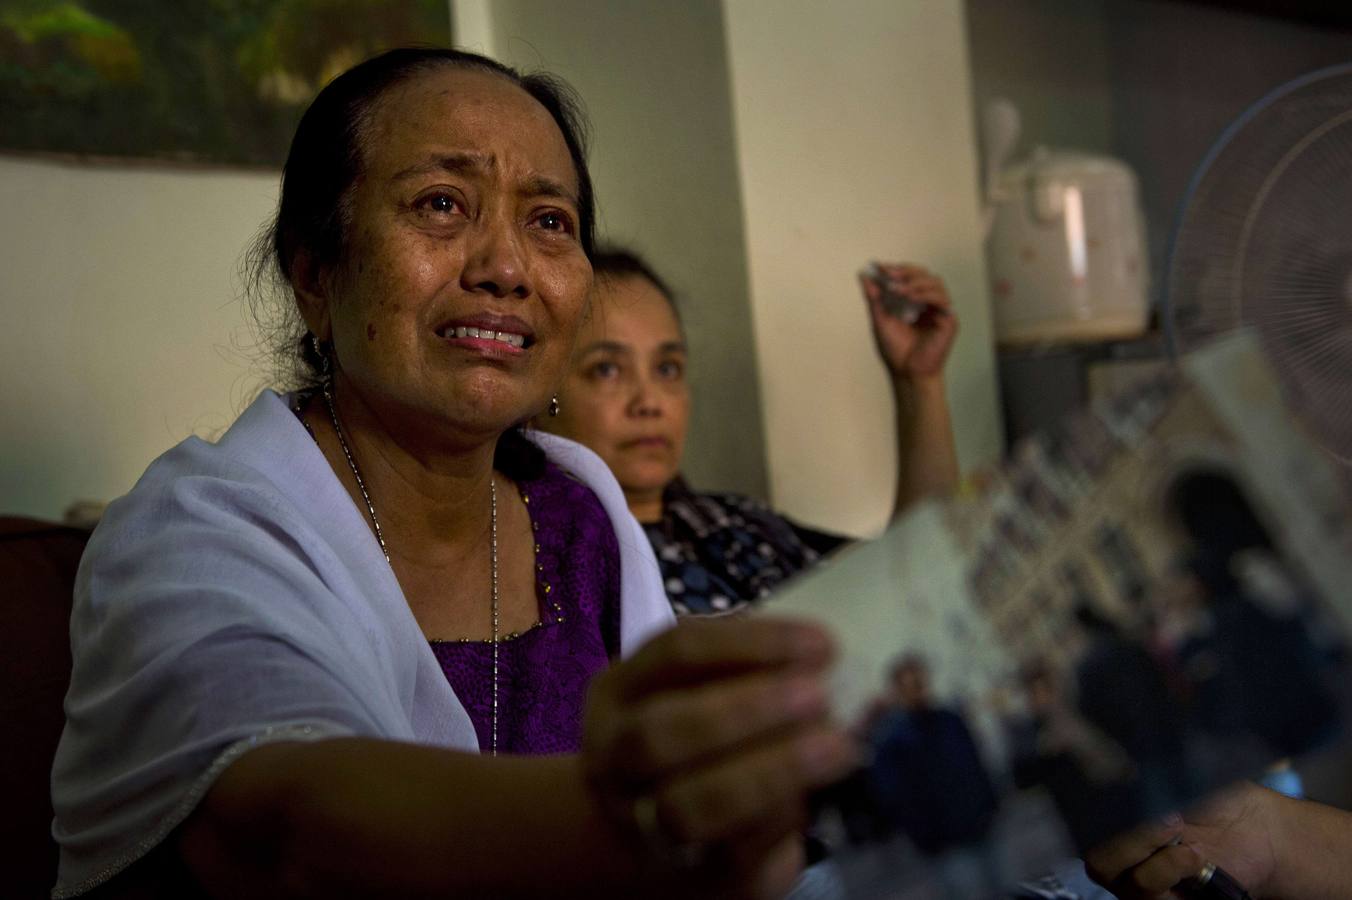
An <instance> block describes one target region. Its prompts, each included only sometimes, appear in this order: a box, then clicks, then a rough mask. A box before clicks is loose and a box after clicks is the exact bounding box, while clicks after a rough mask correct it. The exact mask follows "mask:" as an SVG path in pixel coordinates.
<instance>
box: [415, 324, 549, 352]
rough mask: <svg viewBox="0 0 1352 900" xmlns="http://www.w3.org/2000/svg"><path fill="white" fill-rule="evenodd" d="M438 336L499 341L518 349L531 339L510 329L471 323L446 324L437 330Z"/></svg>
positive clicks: (528, 344)
mask: <svg viewBox="0 0 1352 900" xmlns="http://www.w3.org/2000/svg"><path fill="white" fill-rule="evenodd" d="M437 334H438V335H439V336H440V337H443V338H445V339H446V340H452V339H455V338H475V339H477V340H486V341H500V342H501V343H504V344H506V345H508V346H509V347H516V348H517V349H518V350H521V349H525V348H526V347H528V346H530V344H531V343H533V341H532V340H531V339H530V338H528V337H527V336H526V335H524V334H517V333H516V332H512V331H498V330H497V329H495V328H478V327H475V326H472V325H447V326H446V327H445V328H443V329H441V330H440V331H438V332H437Z"/></svg>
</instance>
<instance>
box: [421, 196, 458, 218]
mask: <svg viewBox="0 0 1352 900" xmlns="http://www.w3.org/2000/svg"><path fill="white" fill-rule="evenodd" d="M413 206H414V208H415V209H417V210H419V211H420V212H424V213H434V214H436V215H451V214H453V213H457V212H459V211H460V210H461V209H462V207H461V204H460V201H459V200H457V199H456V197H455V195H454V194H449V193H446V192H445V191H437V192H435V193H431V194H424V195H423V196H421V197H419V198H418V199H417V200H416V201H415V202H414V204H413Z"/></svg>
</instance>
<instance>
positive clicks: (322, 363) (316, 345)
mask: <svg viewBox="0 0 1352 900" xmlns="http://www.w3.org/2000/svg"><path fill="white" fill-rule="evenodd" d="M310 349H311V350H313V351H314V354H315V358H316V359H318V360H319V374H320V376H321V377H322V378H323V379H324V380H325V381H328V380H329V377H330V376H331V375H332V374H333V361H332V360H330V359H329V354H328V353H326V352H324V345H323V344H321V343H320V342H319V336H318V335H316V334H313V333H312V334H311V335H310Z"/></svg>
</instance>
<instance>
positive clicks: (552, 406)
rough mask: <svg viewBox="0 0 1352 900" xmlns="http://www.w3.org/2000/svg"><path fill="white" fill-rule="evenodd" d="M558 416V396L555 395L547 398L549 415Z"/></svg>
mask: <svg viewBox="0 0 1352 900" xmlns="http://www.w3.org/2000/svg"><path fill="white" fill-rule="evenodd" d="M558 414H559V395H558V394H555V395H554V396H552V397H550V398H549V415H550V416H551V417H553V416H557V415H558Z"/></svg>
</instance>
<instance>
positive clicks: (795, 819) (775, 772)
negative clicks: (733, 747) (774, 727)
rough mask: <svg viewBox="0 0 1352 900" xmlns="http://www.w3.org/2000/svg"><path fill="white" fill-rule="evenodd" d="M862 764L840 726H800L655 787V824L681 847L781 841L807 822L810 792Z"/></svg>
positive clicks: (852, 743)
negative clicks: (748, 839) (747, 838)
mask: <svg viewBox="0 0 1352 900" xmlns="http://www.w3.org/2000/svg"><path fill="white" fill-rule="evenodd" d="M857 762H858V754H857V751H856V750H855V746H854V742H853V741H852V740H851V739H850V738H849V737H848V736H846V735H845V734H844V733H843V732H841V731H840V730H839V729H836V728H832V727H830V726H828V725H825V724H822V725H819V726H816V727H812V728H808V729H802V730H799V731H797V732H796V733H793V734H792V735H789V736H786V737H784V738H781V739H779V740H775V741H771V742H768V743H766V744H763V745H761V746H759V747H757V748H756V749H754V750H750V751H748V752H745V753H740V754H736V755H731V756H728V757H725V758H724V759H723V760H721V761H720V762H718V763H715V764H713V765H708V766H703V767H701V768H699V769H696V770H694V771H692V772H689V773H687V774H685V775H681V776H679V777H676V778H673V779H671V780H669V781H667V782H665V783H664V784H662V785H660V786H658V787H657V789H656V790H655V791H654V794H653V796H654V799H655V800H656V803H657V821H658V823H659V824H660V826H661V828H662V830H663V832H664V833H665V834H667V835H668V836H669V837H670V838H671V839H672V840H673V841H674V842H675V843H677V844H711V843H718V842H720V841H728V840H733V839H736V838H738V837H740V836H743V835H748V834H756V835H759V836H762V837H763V836H765V835H770V836H771V837H776V838H777V837H778V836H779V835H780V834H789V833H792V832H795V831H797V830H799V829H801V828H802V827H803V825H805V824H806V822H805V818H804V817H805V815H806V812H805V807H804V803H803V798H804V796H805V795H806V793H807V792H809V791H812V790H814V789H816V788H819V787H825V786H826V785H828V784H831V783H833V782H835V781H837V780H839V779H840V778H842V777H844V776H845V774H846V773H848V772H849V770H850V769H851V768H852V767H853V766H854V765H856V764H857Z"/></svg>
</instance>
